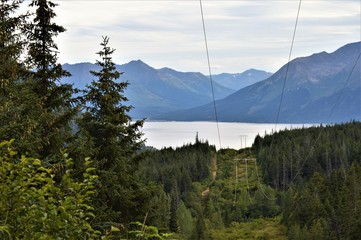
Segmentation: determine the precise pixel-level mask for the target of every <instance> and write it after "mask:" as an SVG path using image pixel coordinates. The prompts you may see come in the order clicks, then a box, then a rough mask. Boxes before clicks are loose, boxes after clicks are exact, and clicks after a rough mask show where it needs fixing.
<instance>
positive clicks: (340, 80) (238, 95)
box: [154, 42, 361, 123]
mask: <svg viewBox="0 0 361 240" xmlns="http://www.w3.org/2000/svg"><path fill="white" fill-rule="evenodd" d="M360 45H361V43H360V42H357V43H350V44H347V45H345V46H343V47H341V48H339V49H337V50H336V51H335V52H332V53H326V52H320V53H317V54H313V55H311V56H307V57H301V58H296V59H294V60H292V61H291V62H289V63H288V64H285V65H284V66H282V67H281V68H280V69H279V70H278V71H277V72H276V73H274V74H273V75H272V76H270V77H268V78H267V79H265V80H263V81H259V82H257V83H255V84H252V85H250V86H248V87H245V88H242V89H240V90H238V91H236V92H234V93H232V94H230V95H229V96H226V97H224V98H222V99H219V100H217V101H216V102H215V103H216V109H217V116H218V120H219V121H234V122H279V123H335V122H345V121H350V120H360V119H361V90H360V85H361V78H360V76H361V73H360V69H361V64H360V59H359V58H360V50H361V46H360ZM281 99H282V101H281ZM154 119H162V120H178V121H195V120H197V121H214V120H215V111H214V105H213V103H212V102H211V103H208V104H204V105H201V106H198V107H194V108H191V109H188V110H183V111H175V112H172V113H168V114H163V115H159V116H157V117H155V118H154Z"/></svg>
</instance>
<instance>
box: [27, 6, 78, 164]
mask: <svg viewBox="0 0 361 240" xmlns="http://www.w3.org/2000/svg"><path fill="white" fill-rule="evenodd" d="M29 6H30V7H35V8H36V10H35V14H34V19H32V21H31V22H28V23H27V25H26V28H25V29H26V31H25V34H26V38H27V42H28V44H27V50H28V52H27V53H28V54H27V58H26V63H27V65H28V69H29V71H28V74H27V76H26V79H25V81H24V84H25V85H26V87H27V88H28V89H30V90H31V92H32V94H33V96H32V101H31V102H30V104H33V106H31V105H29V104H27V105H25V106H24V107H25V108H26V109H27V114H25V116H27V117H28V118H29V119H30V120H31V121H32V122H34V125H35V127H33V128H32V131H31V133H32V135H33V136H34V138H35V139H34V144H33V148H29V149H26V151H29V152H34V156H37V157H40V158H42V159H43V160H44V161H46V162H47V163H54V162H55V161H57V160H59V157H61V151H60V149H62V148H64V146H65V144H68V143H69V140H70V138H71V129H70V122H71V120H72V119H73V118H74V117H75V115H76V113H77V111H78V108H77V107H75V106H76V105H77V101H76V100H75V99H73V96H72V95H73V93H74V92H75V90H74V89H73V87H72V86H71V85H69V84H62V83H60V79H61V78H63V77H67V76H70V73H69V72H67V71H65V70H63V68H62V66H61V64H59V63H57V59H58V57H57V53H58V47H57V45H56V43H55V42H54V38H55V37H56V36H58V34H60V33H62V32H64V31H65V29H64V28H63V27H62V26H59V25H57V24H56V23H54V22H53V19H54V18H55V17H56V14H55V12H54V10H53V8H55V7H56V6H57V5H56V4H54V3H52V2H51V1H48V0H33V1H32V2H31V4H30V5H29ZM34 106H35V107H36V108H35V109H34ZM34 118H35V119H34ZM34 149H35V151H34ZM35 154H36V155H35Z"/></svg>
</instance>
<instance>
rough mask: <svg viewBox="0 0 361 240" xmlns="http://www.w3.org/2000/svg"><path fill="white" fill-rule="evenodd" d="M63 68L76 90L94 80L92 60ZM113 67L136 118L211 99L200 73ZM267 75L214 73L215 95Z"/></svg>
mask: <svg viewBox="0 0 361 240" xmlns="http://www.w3.org/2000/svg"><path fill="white" fill-rule="evenodd" d="M63 68H64V69H65V70H67V71H69V72H70V73H71V74H72V76H71V77H67V78H63V79H62V82H63V83H71V84H74V87H76V88H79V89H84V88H85V86H86V84H90V82H91V80H92V79H94V77H93V76H92V75H91V74H90V72H89V71H90V70H95V71H98V70H99V67H98V66H97V65H95V64H92V63H77V64H64V65H63ZM116 69H117V70H118V71H120V72H123V74H122V75H121V77H120V79H119V81H128V82H129V85H128V87H127V89H126V91H125V93H124V94H125V96H126V97H127V98H128V99H129V102H128V103H127V104H129V105H132V106H133V107H134V108H133V109H132V110H131V112H130V115H131V116H132V117H133V118H135V119H142V118H150V119H151V118H155V117H156V116H160V115H162V114H165V113H167V112H173V111H177V110H183V109H188V108H192V107H195V106H199V105H203V104H207V103H209V102H211V101H212V99H213V96H212V89H211V83H210V79H209V76H205V75H203V74H201V73H197V72H178V71H176V70H173V69H170V68H161V69H155V68H153V67H151V66H149V65H147V64H146V63H144V62H142V61H141V60H137V61H131V62H129V63H126V64H123V65H116ZM267 74H269V73H266V72H264V71H260V70H255V69H250V70H247V71H246V72H244V73H239V74H226V73H224V74H220V75H214V76H213V79H215V81H214V82H213V89H214V94H215V98H216V99H222V98H224V97H226V96H228V95H229V94H231V93H233V92H235V91H236V90H238V89H240V88H241V87H242V86H247V85H250V84H252V83H254V82H257V81H259V80H262V76H265V77H264V78H266V76H267ZM264 78H263V79H264ZM237 86H238V87H239V88H237Z"/></svg>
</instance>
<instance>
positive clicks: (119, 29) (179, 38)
mask: <svg viewBox="0 0 361 240" xmlns="http://www.w3.org/2000/svg"><path fill="white" fill-rule="evenodd" d="M26 2H29V0H28V1H26ZM53 2H56V3H58V4H59V6H57V7H56V8H55V12H56V14H57V18H56V19H55V22H56V23H58V24H60V25H63V26H64V27H65V28H66V29H67V31H66V32H65V33H62V34H60V35H59V36H58V37H57V38H56V42H57V44H58V47H59V51H60V52H59V62H60V63H79V62H95V60H96V59H97V55H96V52H98V51H99V50H100V45H99V44H100V42H101V40H102V36H108V37H109V38H110V42H109V46H111V47H112V48H114V49H116V51H115V53H114V54H113V60H114V62H116V63H117V64H123V63H127V62H129V61H132V60H138V59H140V60H142V61H143V62H145V63H147V64H148V65H150V66H152V67H154V68H162V67H170V68H173V69H175V70H178V71H184V72H202V73H204V74H208V62H207V55H206V47H205V40H204V35H203V28H202V17H201V11H200V1H199V0H158V1H157V0H142V1H139V0H131V1H126V0H112V1H107V0H53ZM202 6H203V13H204V20H205V28H206V35H207V40H208V41H207V43H208V49H209V57H210V64H211V69H212V73H213V74H217V73H223V72H228V73H238V72H243V71H245V70H247V69H250V68H255V69H261V70H265V71H269V72H275V71H277V70H278V69H279V68H280V67H281V66H282V65H284V64H285V63H287V61H288V57H289V53H290V49H291V42H292V36H293V31H294V26H295V21H296V16H297V10H298V6H299V0H279V1H275V0H232V1H230V0H202ZM360 12H361V2H360V0H319V1H316V0H303V1H302V4H301V8H300V15H299V20H298V25H297V30H296V35H295V42H294V47H293V51H292V55H291V59H294V58H296V57H301V56H308V55H311V54H313V53H316V52H322V51H326V52H333V51H335V50H336V49H337V48H339V47H341V46H343V45H345V44H347V43H351V42H356V41H360V38H361V36H360V34H361V29H360V25H361V21H360V19H361V17H360Z"/></svg>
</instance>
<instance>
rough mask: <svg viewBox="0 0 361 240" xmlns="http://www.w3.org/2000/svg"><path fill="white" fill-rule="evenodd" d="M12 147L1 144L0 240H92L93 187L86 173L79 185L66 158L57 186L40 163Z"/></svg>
mask: <svg viewBox="0 0 361 240" xmlns="http://www.w3.org/2000/svg"><path fill="white" fill-rule="evenodd" d="M11 144H12V141H4V142H1V143H0V179H1V182H0V191H1V195H0V238H1V239H88V238H91V239H94V238H97V237H98V236H99V232H97V231H95V230H93V229H92V227H91V226H90V223H89V222H90V220H91V219H93V217H94V214H93V210H94V209H93V208H92V207H91V206H90V205H89V202H90V196H91V195H93V194H94V181H95V180H96V179H97V176H95V175H93V174H92V172H93V170H94V169H93V168H90V167H89V166H90V164H91V161H90V160H89V159H86V160H85V165H86V167H87V169H86V172H85V173H84V174H83V176H84V179H83V181H81V182H75V181H74V180H73V179H72V177H71V170H70V169H71V166H72V160H71V159H69V158H67V156H66V154H64V158H65V162H66V168H67V170H66V172H65V174H64V175H63V177H62V180H61V183H60V184H56V183H55V181H54V175H53V174H52V171H51V169H49V168H45V167H43V165H42V162H41V161H40V160H39V159H36V158H31V157H25V156H21V158H18V153H17V152H16V151H14V150H13V149H12V147H11Z"/></svg>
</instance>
